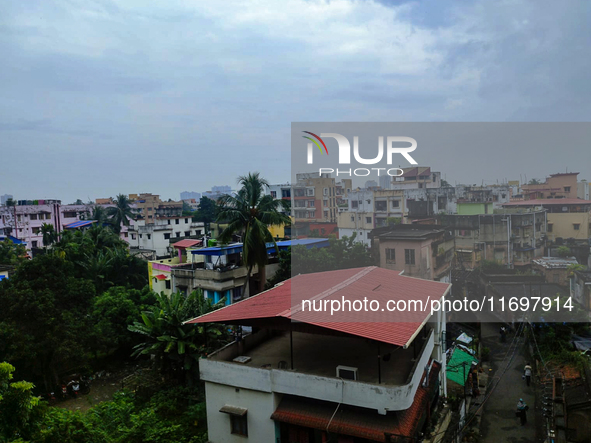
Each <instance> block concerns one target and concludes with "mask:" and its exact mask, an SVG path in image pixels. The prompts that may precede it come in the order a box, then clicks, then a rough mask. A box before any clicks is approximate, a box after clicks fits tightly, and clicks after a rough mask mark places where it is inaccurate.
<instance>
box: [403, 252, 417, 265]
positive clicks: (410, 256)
mask: <svg viewBox="0 0 591 443" xmlns="http://www.w3.org/2000/svg"><path fill="white" fill-rule="evenodd" d="M404 263H405V264H407V265H414V264H415V250H414V249H405V250H404Z"/></svg>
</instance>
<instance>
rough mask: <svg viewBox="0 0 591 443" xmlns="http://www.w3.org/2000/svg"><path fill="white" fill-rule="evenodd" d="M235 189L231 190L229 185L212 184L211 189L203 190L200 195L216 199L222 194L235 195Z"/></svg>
mask: <svg viewBox="0 0 591 443" xmlns="http://www.w3.org/2000/svg"><path fill="white" fill-rule="evenodd" d="M235 194H236V191H233V190H232V188H231V187H230V186H226V185H223V186H212V187H211V191H205V192H203V193H202V194H201V197H207V198H209V199H210V200H214V201H217V200H218V199H219V198H220V197H222V196H223V195H235Z"/></svg>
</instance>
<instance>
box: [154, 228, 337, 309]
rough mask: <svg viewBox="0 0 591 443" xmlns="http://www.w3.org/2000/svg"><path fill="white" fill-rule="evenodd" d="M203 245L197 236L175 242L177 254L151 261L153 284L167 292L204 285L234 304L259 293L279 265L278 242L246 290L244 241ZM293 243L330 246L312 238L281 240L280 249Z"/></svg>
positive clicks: (206, 292)
mask: <svg viewBox="0 0 591 443" xmlns="http://www.w3.org/2000/svg"><path fill="white" fill-rule="evenodd" d="M200 245H201V243H200V242H199V241H196V240H182V241H180V242H178V243H174V244H172V245H171V246H172V247H173V248H175V249H177V251H178V254H177V256H175V257H170V258H164V259H161V260H154V261H151V262H149V264H148V273H149V279H150V287H151V288H152V289H153V290H155V291H157V292H164V293H165V294H171V293H173V292H177V291H181V292H183V293H190V292H192V291H193V290H195V289H202V290H203V293H204V296H205V298H209V299H211V300H213V301H214V302H215V303H217V302H218V301H219V300H220V299H222V298H224V297H225V300H226V304H231V303H233V302H236V301H238V300H241V299H242V298H243V297H248V296H249V295H252V294H256V293H258V292H259V290H260V287H261V286H262V285H261V283H263V284H264V282H266V280H267V279H268V278H271V277H272V276H273V275H274V273H275V272H276V271H277V269H278V266H279V265H278V263H279V260H278V258H277V254H276V253H275V246H274V244H273V243H269V244H267V254H268V256H269V263H268V264H267V265H266V266H265V269H264V272H260V271H261V270H259V268H258V267H257V266H255V267H254V268H253V269H252V271H251V277H250V281H249V284H248V285H247V288H246V290H247V292H246V293H245V292H244V286H245V283H246V279H247V275H248V268H247V267H246V266H245V264H244V262H243V259H242V251H243V245H242V243H233V244H229V245H223V246H210V247H206V248H201V247H199V246H200ZM293 245H304V246H306V247H307V248H322V247H326V246H328V240H327V239H325V238H309V239H300V240H286V241H279V242H277V247H278V248H279V250H286V249H287V248H289V247H290V246H293Z"/></svg>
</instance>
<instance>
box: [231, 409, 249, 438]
mask: <svg viewBox="0 0 591 443" xmlns="http://www.w3.org/2000/svg"><path fill="white" fill-rule="evenodd" d="M230 425H231V428H232V429H231V432H232V434H236V435H243V436H245V437H248V423H247V421H246V414H245V415H230Z"/></svg>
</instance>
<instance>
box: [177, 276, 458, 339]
mask: <svg viewBox="0 0 591 443" xmlns="http://www.w3.org/2000/svg"><path fill="white" fill-rule="evenodd" d="M450 286H451V285H450V284H448V283H440V282H434V281H430V280H421V279H418V278H413V277H407V276H403V275H400V274H399V272H398V271H392V270H388V269H383V268H376V267H373V266H372V267H367V268H354V269H345V270H338V271H328V272H321V273H315V274H305V275H298V276H296V277H294V278H292V279H290V280H287V281H285V282H284V283H283V284H281V285H279V286H276V287H275V288H273V289H270V290H268V291H266V292H263V293H261V294H258V295H256V296H254V297H251V298H247V299H245V300H242V301H240V302H238V303H235V304H233V305H230V306H227V307H224V308H222V309H220V310H217V311H214V312H211V313H209V314H206V315H204V316H201V317H198V318H195V319H193V320H190V321H188V323H224V322H239V321H241V320H244V321H245V320H252V319H263V318H269V319H271V318H277V317H281V318H285V319H291V320H292V321H298V322H303V323H307V324H311V325H316V326H319V327H322V328H326V329H330V330H334V331H339V332H344V333H346V334H351V335H355V336H358V337H364V338H368V339H372V340H377V341H381V342H384V343H390V344H394V345H397V346H407V345H408V344H409V343H410V342H411V341H412V339H413V338H414V335H415V334H416V333H417V332H418V331H419V329H420V328H421V325H422V324H423V323H424V322H425V321H426V320H427V319H428V318H429V316H430V301H431V300H439V299H440V298H441V297H442V296H443V295H444V294H445V293H446V292H447V291H448V290H449V288H450ZM311 299H312V300H315V301H316V303H317V304H318V303H322V304H324V303H325V302H326V303H327V305H329V306H330V303H332V300H335V301H343V300H344V301H349V302H351V303H353V302H355V301H357V300H363V299H367V300H369V301H371V300H376V301H377V302H379V306H381V308H380V310H378V311H371V310H368V311H365V310H362V311H351V312H338V313H335V314H334V315H330V311H329V312H314V311H312V312H310V311H308V310H306V311H305V312H304V311H303V310H302V301H304V300H311ZM410 300H416V301H418V302H422V303H423V306H424V307H426V308H427V309H425V310H423V311H418V312H408V311H405V312H401V311H395V312H389V311H388V310H387V309H385V307H386V304H387V303H388V302H390V304H392V303H398V302H400V303H407V302H408V301H410ZM374 306H375V305H374Z"/></svg>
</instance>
